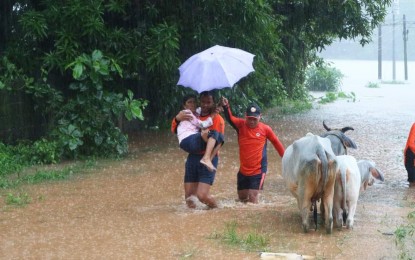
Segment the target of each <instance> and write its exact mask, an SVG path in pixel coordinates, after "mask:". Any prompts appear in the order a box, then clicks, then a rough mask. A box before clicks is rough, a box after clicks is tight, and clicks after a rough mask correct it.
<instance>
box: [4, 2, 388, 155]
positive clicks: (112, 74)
mask: <svg viewBox="0 0 415 260" xmlns="http://www.w3.org/2000/svg"><path fill="white" fill-rule="evenodd" d="M390 2H391V1H390V0H362V1H359V2H356V1H349V0H346V1H331V0H316V1H306V0H295V1H292V0H290V1H288V0H269V1H265V0H230V1H217V0H194V1H188V0H175V1H163V0H157V1H150V0H134V1H127V0H108V1H103V0H71V1H54V0H20V1H19V0H2V1H0V39H1V41H0V54H1V56H2V58H1V60H0V64H1V67H0V89H3V91H5V90H7V91H10V92H17V91H23V92H25V93H27V94H29V95H30V96H31V97H32V98H33V100H34V101H35V102H36V108H37V109H38V111H41V112H42V113H43V115H44V117H45V118H46V119H47V122H48V125H49V129H48V131H47V133H46V137H47V138H49V139H50V140H54V141H57V142H59V143H60V144H63V146H60V145H59V147H63V148H64V149H63V151H62V153H63V154H64V155H67V156H78V155H83V154H100V153H102V154H113V153H115V154H124V153H125V152H126V151H127V150H126V149H127V147H126V143H127V139H126V138H127V137H126V136H125V135H124V134H123V133H122V131H121V130H122V129H120V128H121V126H122V125H123V118H127V119H134V118H138V119H144V123H143V124H140V127H145V126H156V125H158V126H163V125H167V124H168V122H169V121H170V119H171V117H172V116H173V115H174V114H175V113H176V112H177V109H178V108H179V104H180V99H181V97H182V96H183V94H184V93H186V92H190V90H189V89H187V88H183V87H180V86H176V82H177V80H178V76H179V75H178V70H177V68H178V67H179V65H180V64H181V63H182V62H183V61H185V60H186V59H187V58H188V57H190V56H191V55H192V54H194V53H196V52H199V51H202V50H204V49H206V48H208V47H211V46H213V45H216V44H219V45H225V46H230V47H237V48H241V49H244V50H246V51H249V52H251V53H254V54H255V55H256V57H255V61H254V67H255V73H252V74H251V75H250V76H248V77H247V78H245V79H243V80H241V81H240V82H239V83H238V84H237V85H236V86H235V87H234V88H233V89H226V90H222V91H220V93H219V94H223V95H226V96H227V97H229V98H230V101H231V102H232V103H233V104H237V105H236V106H235V107H236V108H238V107H243V105H244V104H246V103H247V102H248V100H254V101H256V102H257V103H259V104H260V105H261V106H263V107H269V106H272V105H274V104H276V103H277V102H280V101H283V100H286V99H293V100H301V99H303V98H305V97H306V96H307V90H306V88H305V87H304V80H305V71H306V68H307V67H308V66H309V65H310V64H312V63H313V62H314V61H315V54H316V52H317V51H318V50H319V49H321V48H324V46H326V45H328V44H330V43H331V42H332V41H333V40H334V39H336V38H356V37H361V42H362V43H363V44H364V43H366V42H368V41H369V40H370V36H371V33H372V30H373V28H375V26H377V24H378V23H380V22H381V21H382V19H383V17H384V15H385V12H386V7H387V6H388V5H389V4H390ZM128 90H131V92H129V91H128ZM144 109H145V110H144ZM122 115H124V116H122Z"/></svg>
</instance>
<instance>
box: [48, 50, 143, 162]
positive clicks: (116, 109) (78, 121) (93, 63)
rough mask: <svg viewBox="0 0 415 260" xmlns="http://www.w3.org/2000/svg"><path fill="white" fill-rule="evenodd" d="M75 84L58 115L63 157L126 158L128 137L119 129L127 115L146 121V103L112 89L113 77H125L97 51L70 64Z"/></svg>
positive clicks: (56, 133)
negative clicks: (120, 123) (95, 156)
mask: <svg viewBox="0 0 415 260" xmlns="http://www.w3.org/2000/svg"><path fill="white" fill-rule="evenodd" d="M67 68H69V69H71V70H72V75H73V78H74V79H75V82H73V83H71V84H70V85H69V88H70V90H71V91H72V92H73V97H72V98H69V99H68V100H67V101H66V104H65V105H64V106H63V107H62V109H61V111H60V112H59V113H57V116H56V117H57V118H58V121H57V123H58V126H57V127H56V128H55V130H54V131H53V136H54V138H55V139H56V140H58V143H59V144H60V145H61V146H62V148H63V153H64V156H67V157H73V158H76V157H78V156H79V155H98V156H112V155H118V156H120V155H125V154H126V153H127V151H128V146H127V136H126V135H124V134H123V133H121V130H120V129H119V128H118V127H117V126H116V122H117V120H118V119H119V118H120V117H121V116H122V115H123V114H124V116H125V117H126V118H127V119H128V120H131V119H140V120H143V119H144V117H143V112H142V111H143V109H144V108H145V107H146V106H147V101H146V100H142V99H134V98H133V93H132V92H131V91H130V90H128V91H126V92H127V96H126V97H125V96H124V95H123V93H122V92H120V91H119V90H118V91H117V86H113V85H112V84H111V83H113V82H114V81H113V77H117V76H122V70H121V68H120V67H119V66H118V64H117V63H116V62H115V60H113V59H110V58H108V57H105V56H104V55H103V54H102V52H101V51H99V50H95V51H93V53H92V55H90V56H89V55H86V54H83V55H81V56H79V57H78V58H76V60H75V61H74V62H72V63H70V64H69V65H68V66H67Z"/></svg>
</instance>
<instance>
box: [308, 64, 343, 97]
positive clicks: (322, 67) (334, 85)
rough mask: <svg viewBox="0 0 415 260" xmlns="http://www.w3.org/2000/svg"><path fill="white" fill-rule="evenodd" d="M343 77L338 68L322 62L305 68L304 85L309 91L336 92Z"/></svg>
mask: <svg viewBox="0 0 415 260" xmlns="http://www.w3.org/2000/svg"><path fill="white" fill-rule="evenodd" d="M343 77H344V75H343V74H342V73H341V72H340V71H339V70H338V69H336V68H332V67H330V66H329V65H328V64H326V63H322V64H319V65H314V66H311V67H309V68H308V69H307V73H306V81H305V86H306V87H307V89H309V90H311V91H330V92H336V91H338V90H339V89H340V87H341V82H342V79H343Z"/></svg>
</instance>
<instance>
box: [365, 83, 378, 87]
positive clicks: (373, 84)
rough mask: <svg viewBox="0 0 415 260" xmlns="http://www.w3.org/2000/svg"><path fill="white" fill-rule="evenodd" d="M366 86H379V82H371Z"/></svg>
mask: <svg viewBox="0 0 415 260" xmlns="http://www.w3.org/2000/svg"><path fill="white" fill-rule="evenodd" d="M365 87H367V88H379V83H376V82H369V83H367V84H366V86H365Z"/></svg>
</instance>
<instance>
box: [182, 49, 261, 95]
mask: <svg viewBox="0 0 415 260" xmlns="http://www.w3.org/2000/svg"><path fill="white" fill-rule="evenodd" d="M254 56H255V55H253V54H251V53H249V52H246V51H244V50H241V49H237V48H229V47H224V46H219V45H215V46H213V47H211V48H209V49H207V50H204V51H202V52H199V53H197V54H195V55H193V56H192V57H190V58H189V59H187V60H186V61H185V62H184V63H183V64H182V65H181V66H180V67H179V71H180V79H179V82H177V85H181V86H184V87H190V88H192V89H194V90H196V91H197V92H199V93H201V92H203V91H208V90H212V89H221V88H226V87H229V88H231V87H232V86H233V85H234V84H235V83H236V82H238V81H239V80H240V79H241V78H243V77H245V76H246V75H248V74H249V73H251V72H253V71H255V70H254V68H253V66H252V62H253V60H254Z"/></svg>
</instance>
